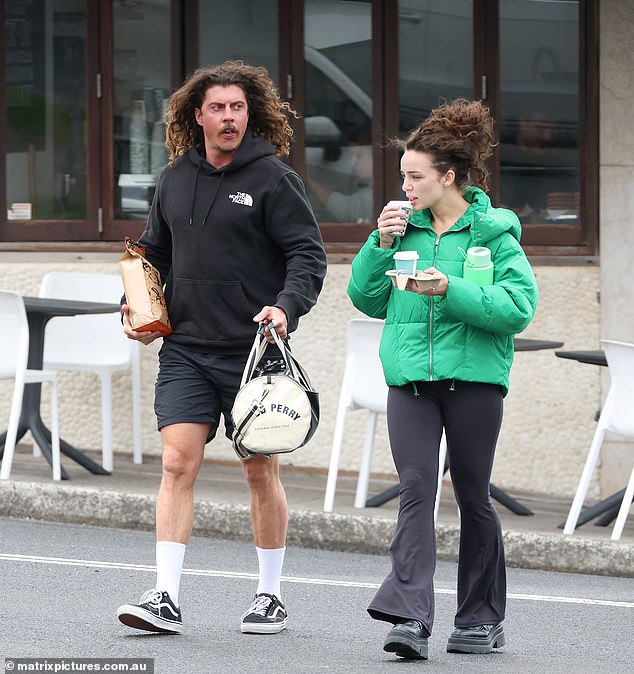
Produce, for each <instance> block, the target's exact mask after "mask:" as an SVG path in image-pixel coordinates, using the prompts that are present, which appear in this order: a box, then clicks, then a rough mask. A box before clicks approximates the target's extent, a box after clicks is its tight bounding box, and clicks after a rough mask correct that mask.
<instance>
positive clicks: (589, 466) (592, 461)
mask: <svg viewBox="0 0 634 674" xmlns="http://www.w3.org/2000/svg"><path fill="white" fill-rule="evenodd" d="M605 432H606V430H605V428H604V427H603V426H602V425H601V419H599V422H598V426H597V430H596V431H595V434H594V437H593V438H592V445H591V446H590V451H589V452H588V458H587V459H586V463H585V466H584V467H583V472H582V473H581V478H580V480H579V485H578V487H577V491H576V493H575V497H574V499H573V501H572V505H571V506H570V512H569V513H568V518H567V519H566V524H565V526H564V534H572V533H574V530H575V527H576V526H577V520H578V519H579V514H580V513H581V508H582V507H583V502H584V500H585V498H586V494H587V492H588V487H589V486H590V479H591V477H592V473H593V471H594V468H595V466H596V465H597V460H598V459H599V451H600V449H601V445H602V444H603V438H604V436H605Z"/></svg>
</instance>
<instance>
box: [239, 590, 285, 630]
mask: <svg viewBox="0 0 634 674" xmlns="http://www.w3.org/2000/svg"><path fill="white" fill-rule="evenodd" d="M287 620H288V614H287V613H286V609H285V608H284V604H282V602H281V601H280V600H279V599H278V598H277V597H276V596H275V595H274V594H267V593H266V592H261V593H260V594H256V595H255V597H254V598H253V603H252V604H251V606H250V607H249V610H248V611H247V612H246V613H245V614H244V615H243V616H242V622H241V623H240V629H241V630H242V632H243V633H245V634H277V633H278V632H281V631H282V630H283V629H284V628H285V627H286V621H287Z"/></svg>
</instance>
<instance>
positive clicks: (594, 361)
mask: <svg viewBox="0 0 634 674" xmlns="http://www.w3.org/2000/svg"><path fill="white" fill-rule="evenodd" d="M555 356H557V358H568V359H570V360H576V361H578V362H579V363H589V364H590V365H602V366H603V367H607V366H608V361H607V359H606V357H605V351H601V350H598V351H555Z"/></svg>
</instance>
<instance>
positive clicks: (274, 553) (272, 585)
mask: <svg viewBox="0 0 634 674" xmlns="http://www.w3.org/2000/svg"><path fill="white" fill-rule="evenodd" d="M255 549H256V550H257V553H258V563H259V566H260V578H259V580H258V589H257V592H256V594H260V593H261V592H266V593H267V594H274V595H275V596H276V597H277V598H278V599H279V600H280V601H281V600H282V595H281V590H280V578H281V576H282V564H284V553H285V552H286V548H272V549H271V548H258V546H257V545H256V546H255Z"/></svg>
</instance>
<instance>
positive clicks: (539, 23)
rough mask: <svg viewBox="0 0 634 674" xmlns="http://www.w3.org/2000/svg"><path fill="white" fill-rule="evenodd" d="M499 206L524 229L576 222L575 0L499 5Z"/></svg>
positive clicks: (511, 1) (508, 0)
mask: <svg viewBox="0 0 634 674" xmlns="http://www.w3.org/2000/svg"><path fill="white" fill-rule="evenodd" d="M499 130H500V200H501V202H502V203H503V204H504V205H505V206H507V207H508V208H512V209H513V210H514V211H515V212H516V213H517V214H518V215H519V217H520V220H521V221H522V222H523V223H525V224H531V223H542V224H544V223H546V224H558V225H566V224H575V223H578V222H579V2H578V1H576V0H556V1H555V0H553V1H548V0H505V2H503V3H500V129H499Z"/></svg>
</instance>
